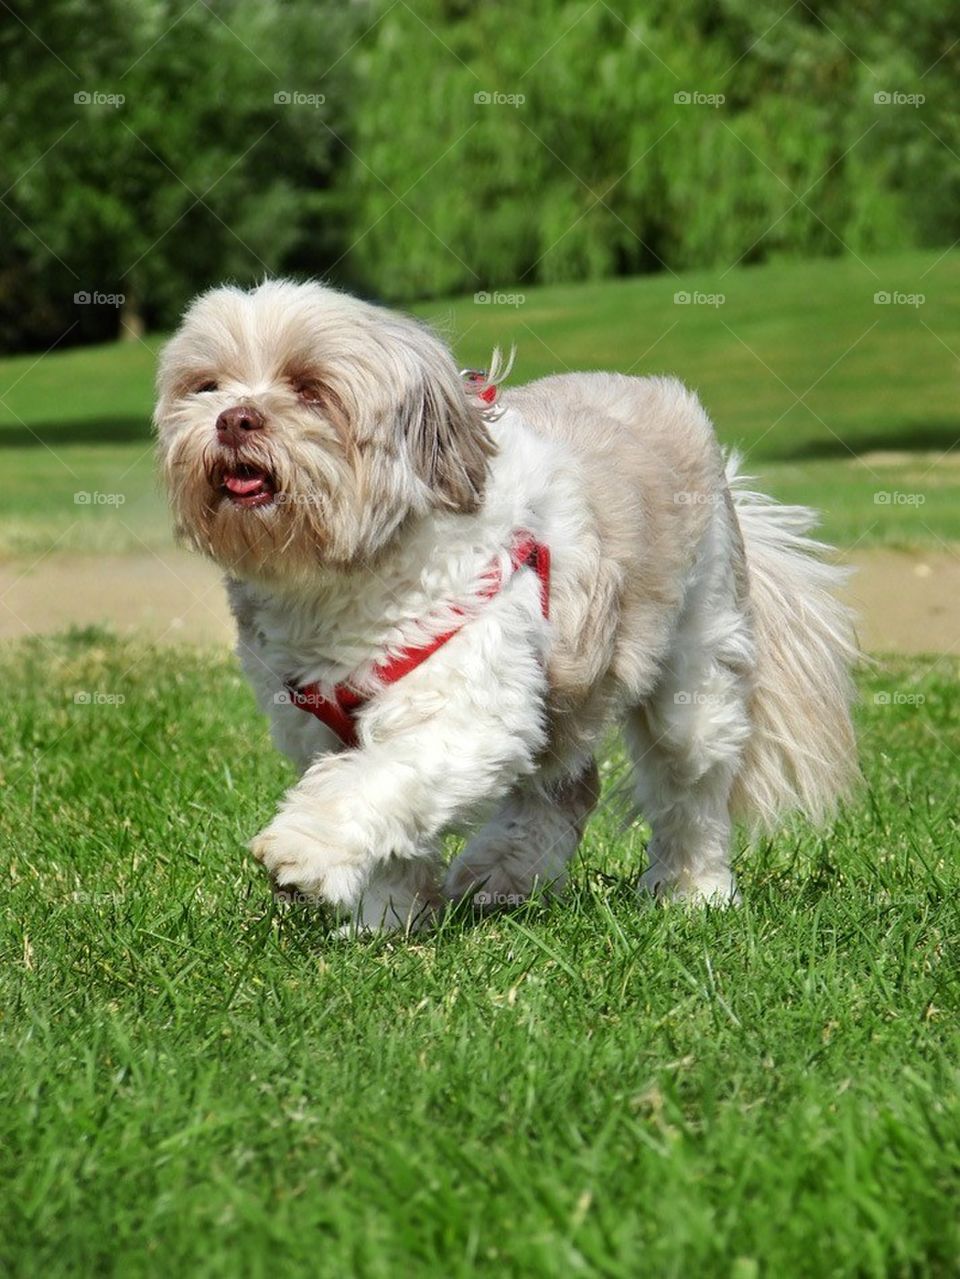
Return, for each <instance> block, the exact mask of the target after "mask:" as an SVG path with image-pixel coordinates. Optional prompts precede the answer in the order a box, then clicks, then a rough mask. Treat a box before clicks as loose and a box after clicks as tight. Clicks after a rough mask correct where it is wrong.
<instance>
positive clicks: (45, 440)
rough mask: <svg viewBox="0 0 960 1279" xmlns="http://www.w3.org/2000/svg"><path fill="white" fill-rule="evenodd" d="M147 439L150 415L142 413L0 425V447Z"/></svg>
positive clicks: (123, 441)
mask: <svg viewBox="0 0 960 1279" xmlns="http://www.w3.org/2000/svg"><path fill="white" fill-rule="evenodd" d="M149 440H150V419H149V417H148V416H146V415H144V416H143V417H131V416H122V417H98V418H78V419H76V420H69V421H61V422H37V423H32V424H29V425H26V426H24V425H23V424H21V423H19V422H12V423H7V424H5V425H2V426H0V449H12V448H17V449H19V448H31V447H33V448H42V447H43V446H44V445H48V446H50V447H53V446H55V445H57V444H140V443H143V444H145V443H148V442H149Z"/></svg>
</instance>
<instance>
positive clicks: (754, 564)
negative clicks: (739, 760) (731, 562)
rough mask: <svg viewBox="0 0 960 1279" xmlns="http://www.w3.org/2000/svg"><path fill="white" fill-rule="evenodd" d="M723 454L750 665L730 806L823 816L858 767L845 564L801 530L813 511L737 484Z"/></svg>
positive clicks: (746, 812) (761, 822) (760, 814)
mask: <svg viewBox="0 0 960 1279" xmlns="http://www.w3.org/2000/svg"><path fill="white" fill-rule="evenodd" d="M739 461H740V459H739V458H738V457H737V455H736V454H733V455H731V457H730V458H729V460H728V463H727V483H728V484H729V486H730V492H731V494H732V496H733V503H734V507H735V509H736V513H737V520H738V522H739V524H740V529H741V532H742V534H743V541H744V546H745V548H746V558H747V572H748V575H749V581H750V600H751V609H752V619H753V626H754V633H755V636H756V645H757V670H756V680H755V684H754V688H753V694H752V702H751V714H752V721H753V731H752V733H751V736H750V739H749V741H748V745H747V748H746V751H745V754H744V759H743V764H742V766H741V770H740V773H739V776H738V777H737V780H736V783H735V785H734V792H733V796H732V806H733V810H734V812H735V814H736V816H737V817H738V818H739V819H740V820H742V821H744V822H746V823H747V824H748V825H752V826H754V827H757V826H759V827H763V828H767V829H771V828H773V827H774V826H775V825H776V824H777V822H778V821H779V820H780V819H781V818H782V817H783V816H784V814H786V813H787V812H790V811H792V810H799V811H801V812H803V813H805V814H806V815H807V816H808V817H809V818H810V819H811V820H813V821H815V822H822V821H824V820H825V819H826V818H828V817H829V816H830V815H831V813H832V812H833V810H834V808H835V807H836V804H837V802H838V801H839V800H840V799H842V798H844V797H845V796H847V795H848V794H849V793H850V792H851V790H852V789H853V788H854V786H855V785H856V783H857V781H858V780H859V777H860V770H859V768H858V765H857V747H856V739H855V736H854V731H853V724H852V722H851V719H850V705H851V702H852V701H853V699H854V686H853V681H852V679H851V675H850V670H851V667H852V666H853V664H854V663H855V662H856V661H857V658H858V656H859V653H858V649H857V643H856V639H855V636H854V633H853V624H852V615H851V613H850V611H849V609H847V608H846V607H845V606H844V605H843V604H841V603H840V601H839V600H838V599H837V598H836V596H835V594H834V591H835V590H836V588H837V587H838V586H840V585H841V584H842V583H843V582H844V580H845V579H846V577H847V575H848V570H846V569H843V568H838V567H837V566H835V565H833V564H828V563H826V562H825V561H824V559H823V556H824V554H825V553H826V552H828V551H829V549H830V548H829V547H828V546H826V545H825V544H824V543H823V542H818V541H815V540H814V539H813V538H811V537H808V536H807V534H808V533H809V531H810V529H811V528H812V527H813V526H814V524H816V522H817V517H816V513H815V512H814V511H810V510H808V509H807V508H806V507H802V506H779V505H778V504H777V503H776V502H774V501H772V500H771V499H770V498H768V497H764V496H763V495H762V494H760V493H754V492H751V491H750V490H749V489H748V488H747V487H745V485H746V483H747V482H748V481H747V480H745V478H744V477H742V476H741V475H739V474H738V471H739Z"/></svg>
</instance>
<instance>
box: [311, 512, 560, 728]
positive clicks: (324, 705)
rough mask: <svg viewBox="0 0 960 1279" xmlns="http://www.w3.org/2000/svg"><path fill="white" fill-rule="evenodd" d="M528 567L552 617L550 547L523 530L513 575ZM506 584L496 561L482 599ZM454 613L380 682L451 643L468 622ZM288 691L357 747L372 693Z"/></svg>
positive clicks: (382, 670)
mask: <svg viewBox="0 0 960 1279" xmlns="http://www.w3.org/2000/svg"><path fill="white" fill-rule="evenodd" d="M526 566H529V567H530V568H532V569H533V570H534V572H535V573H536V575H537V577H538V578H539V579H540V607H541V609H542V610H543V616H544V617H549V616H550V548H549V547H548V546H544V544H543V543H542V542H538V541H537V539H536V538H535V537H534V536H533V534H532V533H528V532H527V531H526V530H520V531H519V532H517V533H514V535H513V541H512V543H511V545H510V576H512V575H513V573H515V572H516V571H517V570H518V569H521V568H524V567H526ZM504 585H505V578H504V574H503V573H502V572H501V569H500V563H499V561H498V560H495V561H494V562H493V564H491V565H490V568H489V570H488V571H487V573H486V574H485V582H484V585H483V586H482V587H481V588H480V591H479V593H478V598H479V599H481V600H490V599H493V597H494V596H495V595H497V594H499V592H500V591H501V590H502V589H503V587H504ZM454 612H455V614H456V615H457V616H458V617H459V618H460V620H459V621H458V622H457V624H456V626H453V627H451V628H450V630H448V631H444V633H443V634H442V635H436V636H434V638H433V639H431V640H428V641H427V643H426V644H412V645H410V647H409V648H404V649H401V650H400V652H399V653H397V654H396V656H394V657H389V658H386V659H385V660H384V661H382V662H378V663H377V665H376V668H375V670H376V675H377V678H378V679H379V681H380V683H381V684H395V683H396V682H397V680H398V679H402V678H403V677H404V675H409V674H410V672H411V671H412V670H416V668H417V667H418V666H419V665H420V663H421V662H425V661H426V660H427V658H428V657H430V656H431V655H432V654H434V653H435V652H436V651H437V649H438V648H441V647H442V646H443V645H444V644H446V642H447V640H449V639H453V637H454V635H456V634H457V632H458V631H459V630H460V629H461V627H462V626H463V625H464V623H465V622H466V621H467V618H466V616H465V615H464V613H463V611H462V609H454ZM287 691H288V693H289V694H290V699H291V701H292V702H293V703H294V705H296V706H299V707H300V709H301V710H304V711H309V712H310V714H311V715H316V717H317V719H318V720H320V721H321V722H322V723H324V724H326V726H327V727H328V728H332V729H333V731H334V732H335V733H336V734H337V736H338V737H339V738H340V740H341V741H342V742H343V744H344V745H345V746H356V745H357V728H356V717H357V715H358V713H359V711H360V710H361V708H362V707H363V706H364V705H366V703H367V702H368V701H369V700H370V697H371V696H372V695H371V694H370V693H358V692H356V690H355V689H353V688H351V687H350V685H349V684H338V685H337V686H336V688H334V690H333V696H332V697H326V696H325V695H324V694H323V693H321V691H320V686H319V684H304V685H303V687H302V688H298V687H297V686H296V685H294V684H288V685H287Z"/></svg>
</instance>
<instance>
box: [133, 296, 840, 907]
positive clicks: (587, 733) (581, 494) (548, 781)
mask: <svg viewBox="0 0 960 1279" xmlns="http://www.w3.org/2000/svg"><path fill="white" fill-rule="evenodd" d="M502 373H503V370H502V367H501V366H500V363H499V360H497V359H496V358H495V364H494V368H493V369H492V370H491V372H490V374H489V375H487V377H486V378H481V379H479V380H478V379H477V378H476V377H475V376H474V377H470V376H464V375H462V374H461V373H459V372H458V371H457V367H456V365H455V364H454V361H453V358H452V356H451V354H450V352H449V351H448V349H447V348H446V347H445V346H444V345H443V344H442V343H441V342H440V341H439V340H438V339H437V338H436V337H435V336H434V334H433V333H432V332H430V330H428V329H427V328H425V327H424V326H423V325H421V324H420V323H418V322H416V321H415V320H413V319H410V318H407V317H405V316H401V315H396V314H393V313H391V312H389V311H386V310H382V309H380V308H378V307H375V306H371V305H368V304H367V303H365V302H361V301H358V300H357V299H355V298H351V297H349V296H346V295H344V294H342V293H339V292H336V291H335V290H333V289H330V288H326V287H323V286H321V285H319V284H313V283H310V284H297V283H291V282H286V281H275V282H270V283H266V284H264V285H262V286H261V287H259V288H257V289H254V290H252V291H250V292H243V291H241V290H239V289H233V288H220V289H215V290H213V291H212V292H210V293H207V294H204V295H203V296H202V297H200V298H198V299H197V300H196V301H195V302H194V303H193V305H192V306H191V307H190V309H189V311H188V312H187V315H186V317H185V319H184V322H183V325H182V327H181V329H180V331H179V332H178V333H177V334H176V336H175V337H174V338H173V339H172V341H171V342H170V343H169V345H168V346H167V348H166V350H165V352H164V354H163V357H162V361H161V367H160V374H159V397H158V404H157V409H156V426H157V431H158V434H159V456H160V463H161V469H162V473H163V476H164V479H165V482H166V485H167V487H168V490H169V494H170V500H171V503H172V506H173V510H174V512H175V515H176V519H177V524H178V527H179V529H180V530H181V531H182V533H183V534H184V535H185V536H186V538H187V539H189V541H190V542H191V543H192V544H193V545H194V546H196V547H198V548H199V549H200V550H201V551H202V552H204V553H205V554H206V555H209V556H211V557H212V558H213V559H214V560H216V562H217V563H218V564H220V565H221V566H222V568H223V569H224V571H225V573H226V579H227V590H228V592H229V596H230V602H231V605H232V608H233V612H234V614H235V616H236V619H237V625H238V630H239V650H238V651H239V655H240V659H241V661H242V663H243V666H244V669H245V671H246V673H247V675H248V677H249V679H250V682H251V684H252V685H253V687H254V689H255V691H256V694H257V697H258V699H259V702H260V705H261V706H262V708H263V709H264V710H265V711H266V713H267V714H268V715H269V717H270V722H271V727H272V730H273V735H274V739H275V741H276V743H277V745H278V746H279V747H280V748H281V750H283V751H285V752H286V753H287V754H288V755H289V756H290V757H291V758H292V759H293V760H294V761H295V763H296V764H297V765H298V767H299V768H300V769H301V770H302V775H301V777H300V780H299V781H298V782H297V784H296V785H295V786H293V787H292V788H291V790H290V791H289V792H288V793H287V795H286V797H285V799H284V800H283V802H282V804H281V806H280V809H279V812H278V813H277V815H276V816H275V817H274V818H273V820H272V821H271V822H270V823H269V824H268V825H267V826H266V827H265V828H264V830H263V831H261V833H260V834H259V835H258V836H257V837H256V838H255V839H254V841H253V844H252V849H253V852H254V854H255V855H256V857H257V858H258V859H259V860H260V861H261V862H263V864H264V866H265V867H266V868H267V870H268V871H269V873H270V875H271V877H272V879H273V882H274V884H275V886H276V887H277V888H278V890H280V891H286V892H288V893H292V892H298V893H303V894H306V895H307V896H308V897H309V898H310V899H311V900H317V901H322V902H326V903H329V904H331V905H332V906H334V907H335V908H336V909H337V910H338V911H339V912H340V913H341V914H342V915H343V916H344V917H345V918H346V919H347V920H348V921H349V922H350V923H352V924H353V925H359V926H363V927H372V928H380V927H385V928H390V927H394V928H396V927H400V928H403V927H411V926H416V925H421V924H423V923H425V922H428V921H429V919H430V917H431V915H432V913H433V912H434V911H436V910H437V909H438V908H439V907H440V906H441V904H442V902H443V899H444V897H445V896H446V897H447V898H455V899H459V898H463V897H468V898H471V899H473V900H474V901H475V902H476V903H478V904H486V905H497V904H501V903H513V902H517V901H520V900H522V899H523V898H525V897H526V896H527V895H528V894H529V893H530V892H531V891H532V890H533V889H534V887H535V886H537V885H539V886H540V887H541V888H542V889H545V890H551V891H557V890H558V889H559V888H560V887H561V885H562V884H563V881H564V877H565V874H566V868H567V866H568V864H569V862H570V859H571V857H572V856H573V854H574V852H575V851H576V848H577V845H578V843H579V840H580V837H581V835H582V832H583V828H584V824H585V822H586V819H587V817H588V815H589V813H590V810H591V809H592V807H593V806H594V804H595V803H596V800H597V796H598V782H597V770H596V766H595V764H594V758H593V757H594V751H595V750H596V749H597V747H598V745H599V743H600V742H601V740H602V738H603V736H604V734H605V732H606V731H607V729H608V728H609V726H610V725H611V724H612V723H614V722H617V721H619V722H620V723H622V725H623V727H624V730H625V737H626V742H627V745H628V748H629V751H630V754H631V756H632V760H633V776H634V782H635V791H636V801H637V806H638V808H639V810H640V811H641V812H642V813H643V814H644V816H645V817H646V818H647V819H648V820H649V822H650V824H651V826H652V829H653V838H652V840H651V843H650V849H649V859H650V865H649V868H648V869H647V871H646V873H645V874H644V875H643V877H642V879H641V881H640V882H641V887H642V889H643V891H645V892H648V893H651V894H657V895H662V896H665V897H673V898H682V899H685V900H695V901H715V902H731V901H735V900H737V899H738V894H737V887H736V883H735V881H734V877H733V874H732V872H731V870H730V862H729V845H730V835H731V824H732V822H734V821H736V820H743V821H745V822H747V823H749V824H751V825H757V824H762V825H765V826H770V825H771V824H772V823H774V822H776V821H777V820H778V819H780V818H781V816H782V815H783V814H784V813H785V812H787V811H789V810H791V809H800V810H802V811H804V812H806V813H807V814H808V815H809V816H810V817H812V818H813V819H818V820H819V819H822V818H824V817H825V816H827V815H828V814H829V812H830V810H831V808H832V806H833V804H834V801H835V800H836V799H837V797H838V796H840V795H842V794H843V793H844V792H845V791H847V790H848V788H849V787H850V785H851V784H852V782H853V781H854V779H855V778H856V776H857V765H856V751H855V743H854V736H853V731H852V727H851V723H850V716H849V704H850V700H851V684H850V678H849V666H850V663H851V662H852V660H853V659H854V657H855V647H854V643H853V639H852V635H851V630H850V623H849V618H848V616H847V614H846V612H845V610H844V609H843V608H842V607H841V605H839V604H838V603H837V601H836V600H835V599H834V597H833V595H832V594H831V590H832V588H833V587H834V586H835V585H836V583H837V580H838V577H839V576H840V573H839V571H838V570H837V569H835V568H832V567H830V566H828V565H827V564H825V563H824V562H823V560H822V558H820V556H821V553H822V550H823V548H822V547H821V545H820V544H818V543H816V542H812V541H810V540H809V539H808V538H807V537H806V536H805V533H806V531H807V530H808V528H809V527H810V525H811V523H812V514H811V513H810V512H808V511H806V510H802V509H798V508H791V507H781V506H777V505H775V504H774V503H772V502H770V501H768V500H767V499H765V498H763V497H760V496H758V495H756V494H754V493H750V492H746V491H744V489H743V487H742V483H741V481H740V480H738V478H737V474H736V470H737V468H736V463H735V460H734V461H728V462H727V463H726V465H725V464H724V458H723V456H722V454H721V451H720V448H719V446H718V444H717V441H716V438H715V436H714V432H713V429H712V426H711V424H710V421H709V419H708V418H707V415H706V413H705V412H704V410H703V408H702V407H701V405H700V403H699V402H698V400H697V398H696V396H695V395H693V394H692V393H691V392H690V391H688V390H686V389H685V388H684V387H683V386H682V385H681V384H680V383H678V382H676V381H674V380H672V379H669V378H634V377H623V376H620V375H617V374H611V373H577V374H570V375H564V376H557V377H549V378H544V379H543V380H542V381H539V382H534V383H532V384H530V385H529V386H524V387H519V388H516V389H510V390H504V391H503V392H502V393H499V394H498V392H499V388H498V386H497V383H498V381H499V380H500V379H501V377H502ZM494 401H495V402H494ZM478 817H480V818H481V819H482V821H483V823H484V824H481V826H480V829H479V830H478V831H477V833H476V834H474V836H473V838H472V839H471V840H470V841H469V842H468V843H467V845H466V848H465V849H464V851H463V853H462V854H461V855H460V856H459V857H458V858H457V859H456V860H455V861H454V863H453V865H452V866H450V867H449V869H448V870H447V871H446V877H445V880H443V882H442V886H441V877H442V874H443V871H442V868H441V866H440V863H439V842H440V838H441V835H442V834H443V832H444V831H445V830H447V829H449V828H451V827H462V826H463V825H464V824H467V823H470V822H471V821H475V820H476V819H477V818H478Z"/></svg>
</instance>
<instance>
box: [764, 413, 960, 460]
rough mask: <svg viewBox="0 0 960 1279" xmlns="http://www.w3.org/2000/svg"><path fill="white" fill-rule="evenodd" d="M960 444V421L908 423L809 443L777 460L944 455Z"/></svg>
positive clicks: (789, 451) (823, 438)
mask: <svg viewBox="0 0 960 1279" xmlns="http://www.w3.org/2000/svg"><path fill="white" fill-rule="evenodd" d="M958 443H960V420H957V419H948V420H944V421H932V422H916V423H904V424H902V425H900V426H892V427H891V428H890V429H889V430H888V431H884V432H880V431H876V432H873V433H872V434H866V433H865V434H862V435H861V434H858V435H857V436H856V438H855V439H844V438H843V436H842V435H841V436H840V437H839V438H838V437H837V436H834V435H825V436H823V437H822V438H820V439H815V440H805V441H804V442H803V443H801V444H798V445H797V446H796V447H794V448H787V449H783V450H782V451H781V452H778V453H777V455H776V458H775V460H783V461H791V462H798V461H816V460H817V459H819V458H834V457H839V458H845V457H847V458H848V457H850V456H851V454H852V455H853V456H854V457H860V456H862V455H863V454H864V453H874V452H881V451H882V452H886V451H892V452H901V451H902V452H909V453H929V452H942V453H945V452H946V451H947V450H948V449H951V448H953V447H954V446H955V445H956V444H958Z"/></svg>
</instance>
